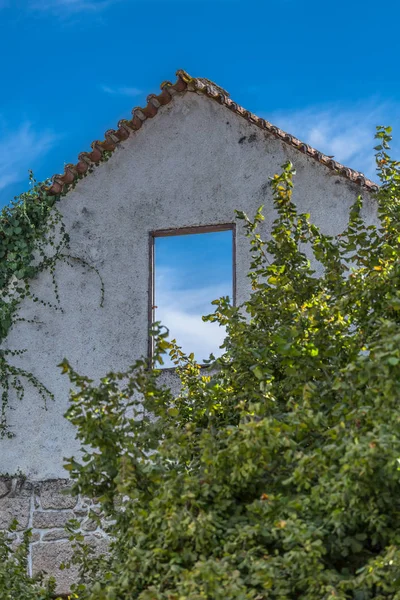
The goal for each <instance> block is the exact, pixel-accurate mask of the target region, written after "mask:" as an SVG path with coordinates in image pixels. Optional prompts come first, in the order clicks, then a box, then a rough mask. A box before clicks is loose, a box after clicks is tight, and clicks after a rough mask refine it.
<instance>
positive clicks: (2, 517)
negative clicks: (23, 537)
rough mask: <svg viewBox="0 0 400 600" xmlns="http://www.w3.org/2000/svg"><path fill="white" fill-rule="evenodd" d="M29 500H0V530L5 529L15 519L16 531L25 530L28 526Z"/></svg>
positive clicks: (10, 497) (23, 498) (27, 498)
mask: <svg viewBox="0 0 400 600" xmlns="http://www.w3.org/2000/svg"><path fill="white" fill-rule="evenodd" d="M29 509H30V498H29V496H28V497H22V498H21V497H17V498H15V497H12V496H10V495H8V496H5V497H4V498H0V529H7V528H8V527H9V526H10V524H11V522H12V521H13V520H14V519H17V521H18V526H17V530H18V531H21V530H22V529H26V528H27V527H28V524H29Z"/></svg>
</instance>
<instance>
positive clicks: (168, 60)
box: [0, 0, 400, 206]
mask: <svg viewBox="0 0 400 600" xmlns="http://www.w3.org/2000/svg"><path fill="white" fill-rule="evenodd" d="M399 20H400V4H399V3H397V2H389V3H386V4H383V5H380V4H378V3H377V2H376V1H372V0H363V1H361V0H350V1H349V0H346V1H344V0H337V2H335V3H334V4H332V3H329V2H321V0H318V1H317V0H263V1H261V0H258V1H257V0H254V1H253V2H251V3H250V2H248V1H247V2H245V1H243V0H0V52H1V57H2V60H1V77H2V84H3V85H2V94H1V97H0V139H1V144H0V206H1V205H4V204H5V203H7V202H8V201H9V200H11V199H12V197H13V196H14V195H15V194H17V193H19V192H21V191H23V190H24V189H26V188H27V181H28V179H27V171H28V169H30V168H32V169H33V170H34V172H35V174H36V176H37V178H38V179H43V178H45V177H47V176H49V175H52V174H54V173H57V172H60V171H62V168H63V164H64V163H66V162H75V161H76V157H77V155H78V153H79V152H81V151H82V150H88V149H90V142H91V141H92V140H94V139H96V138H101V137H102V136H103V133H104V131H105V130H106V129H109V128H113V127H115V126H116V124H117V122H118V120H119V119H120V118H122V117H128V116H129V115H130V110H131V108H132V107H134V106H137V105H142V104H143V103H144V101H145V98H146V96H147V94H148V93H151V92H156V91H157V90H158V88H159V84H160V83H161V81H163V80H165V79H170V80H172V81H174V79H175V71H176V69H178V68H184V69H185V70H187V71H188V72H189V73H191V74H193V75H194V76H200V77H207V78H209V79H211V80H214V81H216V82H217V83H218V84H219V85H221V86H222V87H224V88H225V89H227V90H228V91H229V92H230V94H231V97H232V98H233V99H234V100H236V101H237V102H239V103H240V104H242V105H243V106H245V107H246V108H248V109H250V110H251V111H253V112H255V113H257V114H259V115H260V116H263V117H265V118H267V119H268V120H270V121H272V122H273V123H275V124H277V125H279V126H281V127H282V128H284V129H286V130H288V131H290V132H291V133H293V134H296V135H297V136H298V137H300V138H301V139H303V140H304V141H307V142H309V143H311V144H312V145H314V146H315V147H317V148H318V149H319V150H322V151H324V152H326V153H327V154H330V155H332V154H333V155H335V157H336V159H337V160H339V161H341V162H344V164H346V165H348V166H350V167H353V168H356V169H359V170H362V171H364V172H365V173H366V174H367V175H368V176H370V177H374V163H373V151H372V146H373V145H374V143H373V135H374V127H375V125H376V124H379V123H384V124H391V125H393V128H394V135H395V137H396V136H398V137H399V139H400V117H399V115H400V110H399V108H400V76H399V69H398V66H397V62H398V56H399V50H400V47H399V46H400V42H399V35H398V23H399ZM394 147H395V148H398V149H399V150H400V143H398V142H396V141H395V143H394ZM399 153H400V152H399Z"/></svg>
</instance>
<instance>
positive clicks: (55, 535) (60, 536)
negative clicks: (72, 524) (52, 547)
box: [42, 529, 68, 542]
mask: <svg viewBox="0 0 400 600" xmlns="http://www.w3.org/2000/svg"><path fill="white" fill-rule="evenodd" d="M66 539H68V533H67V532H66V531H65V530H64V529H53V530H52V531H46V533H44V534H43V535H42V541H43V542H54V541H56V540H66Z"/></svg>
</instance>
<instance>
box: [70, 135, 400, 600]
mask: <svg viewBox="0 0 400 600" xmlns="http://www.w3.org/2000/svg"><path fill="white" fill-rule="evenodd" d="M377 138H378V141H379V143H378V146H377V147H376V151H377V165H378V173H379V176H380V179H381V187H380V189H379V192H378V193H377V209H378V212H377V221H376V224H375V225H374V224H367V223H366V222H365V221H364V219H363V216H362V207H363V202H362V198H361V197H359V198H357V200H356V201H355V203H354V205H353V206H352V207H351V210H350V217H349V223H348V226H347V227H346V229H345V231H344V232H343V233H342V234H340V235H338V236H336V237H330V236H327V235H324V234H323V233H321V231H320V230H319V229H318V228H317V227H316V226H315V225H313V224H312V223H311V222H310V219H309V215H306V214H299V213H298V211H297V210H296V206H295V204H294V203H293V201H292V191H293V175H294V170H293V167H292V165H291V164H286V165H285V166H284V168H283V172H282V173H281V174H280V175H275V176H274V177H273V178H272V181H271V184H272V189H273V197H274V205H275V209H276V215H277V216H276V220H275V222H274V224H273V227H272V231H271V235H270V238H269V239H268V240H262V239H261V237H260V235H259V233H258V229H257V227H258V225H259V223H260V222H261V221H262V219H263V216H262V212H261V210H259V211H258V212H257V214H256V215H255V217H254V219H249V218H248V217H247V216H246V215H245V214H244V213H238V214H237V216H238V218H239V219H241V220H242V221H243V223H244V227H245V228H246V232H247V235H248V237H249V240H250V244H251V253H252V260H251V270H250V273H249V277H250V280H251V283H252V290H253V291H252V294H251V297H250V298H249V300H248V301H247V302H245V303H244V304H243V305H242V306H239V307H234V306H232V305H231V304H230V302H229V299H228V298H221V299H219V300H217V301H215V303H214V304H215V312H214V313H213V314H212V315H209V316H208V317H206V319H207V320H209V321H215V322H217V323H219V324H220V325H221V326H225V327H226V330H227V337H226V340H225V343H224V353H223V355H222V357H221V358H219V359H217V360H216V361H215V362H214V363H212V364H211V365H210V366H209V368H205V369H203V368H200V367H199V366H198V365H197V364H196V362H195V360H194V357H193V356H192V355H190V356H185V355H184V354H183V353H182V351H181V350H180V348H179V347H178V346H177V345H176V343H175V342H168V341H167V339H166V333H165V332H164V331H163V330H162V329H161V328H159V327H158V326H157V325H156V326H155V327H154V331H153V333H154V335H155V336H156V349H155V356H154V359H155V361H158V360H162V355H163V353H165V352H166V351H168V352H170V354H171V356H172V358H173V360H174V361H175V364H176V366H177V373H178V375H179V377H180V380H181V384H182V386H181V391H180V393H179V394H173V393H172V391H171V390H170V389H168V388H167V387H165V386H163V385H161V383H160V379H159V376H160V371H158V370H156V369H153V368H149V365H148V364H147V361H146V360H140V361H138V362H137V363H135V365H133V366H132V367H131V368H130V369H128V370H127V371H126V372H123V373H122V372H121V373H109V374H108V375H107V376H106V377H104V378H103V379H102V380H101V382H100V384H97V383H95V382H93V381H91V380H90V379H88V378H87V377H83V376H81V375H79V374H78V373H76V372H75V371H74V370H73V369H72V368H71V367H70V366H69V364H68V363H67V362H64V363H63V370H64V371H65V372H67V373H68V374H69V376H70V378H71V381H72V383H73V388H74V391H73V392H71V406H70V408H69V410H68V412H67V418H68V419H69V420H70V421H71V422H72V423H73V424H74V425H75V426H76V428H77V435H78V437H79V439H80V441H81V443H82V458H81V460H79V461H78V460H75V459H70V460H69V461H68V463H67V468H68V470H69V471H70V474H71V476H72V478H73V480H74V491H75V492H76V493H82V494H84V495H86V496H89V497H92V498H97V500H98V502H99V503H100V506H101V508H102V511H103V514H104V516H105V517H106V518H107V520H108V523H109V525H108V528H109V531H110V534H111V535H112V537H113V541H112V543H111V546H110V553H109V555H108V556H105V557H102V558H101V559H98V560H97V561H96V560H93V561H92V560H91V559H90V556H89V555H88V553H87V549H86V548H85V547H84V546H83V545H82V550H81V556H82V557H83V561H84V565H85V569H86V571H87V574H86V581H84V582H83V583H81V584H80V585H77V586H76V588H75V590H74V594H75V595H74V596H73V597H74V598H79V599H80V600H117V599H118V600H227V599H229V600H266V599H273V598H279V599H280V600H284V599H287V600H294V599H297V598H301V599H304V600H328V599H329V600H334V599H335V600H337V599H340V600H350V599H351V600H370V599H376V600H380V599H388V598H390V599H392V600H396V599H397V600H399V599H400V474H399V470H400V417H399V410H398V404H399V400H400V260H399V250H400V202H399V199H400V163H399V162H396V161H393V160H392V159H391V158H390V157H389V155H388V148H389V141H390V139H391V138H390V128H383V127H382V128H378V132H377ZM306 250H307V252H308V253H309V252H311V253H312V254H313V256H314V259H315V260H314V261H313V263H310V261H309V259H308V258H307V255H306ZM315 261H317V262H319V263H320V264H321V265H322V267H323V269H322V271H323V272H322V274H318V273H319V272H320V271H321V269H319V270H318V271H315V270H314V268H313V264H314V263H315ZM77 543H78V545H80V544H81V543H82V541H81V540H79V536H78V537H77ZM75 560H76V561H79V560H80V557H79V553H78V555H77V557H76V559H75Z"/></svg>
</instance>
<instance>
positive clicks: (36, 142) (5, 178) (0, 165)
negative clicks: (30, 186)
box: [0, 121, 59, 190]
mask: <svg viewBox="0 0 400 600" xmlns="http://www.w3.org/2000/svg"><path fill="white" fill-rule="evenodd" d="M0 137H1V145H0V190H2V189H4V188H5V187H7V186H8V185H10V184H12V183H15V182H17V181H21V180H22V179H24V178H26V179H27V178H28V169H31V168H34V166H35V162H36V161H37V160H38V159H40V158H42V157H43V156H44V155H45V154H46V153H47V152H48V151H49V150H50V149H51V148H53V146H54V144H55V143H56V141H57V140H58V139H59V138H58V136H56V135H55V134H54V133H53V132H52V131H35V129H34V127H33V125H32V123H30V122H29V121H26V122H25V123H23V124H22V125H21V126H20V127H19V128H18V129H17V130H14V131H6V130H5V128H2V127H1V124H0Z"/></svg>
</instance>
